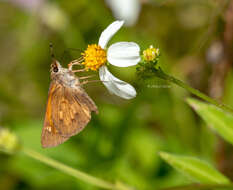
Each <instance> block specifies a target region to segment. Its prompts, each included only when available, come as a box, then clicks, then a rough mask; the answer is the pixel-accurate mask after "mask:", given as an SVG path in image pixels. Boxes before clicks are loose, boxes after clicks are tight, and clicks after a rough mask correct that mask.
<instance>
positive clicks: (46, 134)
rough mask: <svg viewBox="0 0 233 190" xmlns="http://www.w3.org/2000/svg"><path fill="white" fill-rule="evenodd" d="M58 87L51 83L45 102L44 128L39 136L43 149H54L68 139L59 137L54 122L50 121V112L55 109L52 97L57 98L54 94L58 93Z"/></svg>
mask: <svg viewBox="0 0 233 190" xmlns="http://www.w3.org/2000/svg"><path fill="white" fill-rule="evenodd" d="M59 89H60V86H59V85H58V84H55V83H52V84H51V86H50V89H49V96H48V101H47V108H46V114H45V120H44V127H43V129H42V134H41V144H42V147H43V148H48V147H54V146H57V145H59V144H61V143H63V142H64V141H66V140H67V139H68V138H69V137H63V136H61V135H60V133H59V132H58V130H57V129H56V128H55V126H54V125H55V124H54V121H53V119H52V110H54V109H56V107H55V108H54V107H53V106H54V105H52V100H53V98H54V96H56V98H59V97H57V94H56V92H57V91H59Z"/></svg>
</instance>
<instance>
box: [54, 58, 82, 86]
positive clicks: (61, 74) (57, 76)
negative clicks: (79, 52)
mask: <svg viewBox="0 0 233 190" xmlns="http://www.w3.org/2000/svg"><path fill="white" fill-rule="evenodd" d="M51 79H52V80H53V81H57V82H59V83H60V84H63V85H65V86H68V87H71V88H77V87H79V86H80V81H79V79H78V77H77V76H76V75H75V74H74V73H73V72H72V71H71V70H69V69H66V68H63V67H62V66H61V65H60V64H59V63H58V61H56V62H54V63H52V64H51Z"/></svg>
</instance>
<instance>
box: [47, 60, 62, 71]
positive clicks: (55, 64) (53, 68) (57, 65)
mask: <svg viewBox="0 0 233 190" xmlns="http://www.w3.org/2000/svg"><path fill="white" fill-rule="evenodd" d="M61 70H62V66H61V65H60V63H59V62H58V61H57V60H54V61H53V62H52V64H51V69H50V72H51V73H54V74H56V73H59V72H60V71H61Z"/></svg>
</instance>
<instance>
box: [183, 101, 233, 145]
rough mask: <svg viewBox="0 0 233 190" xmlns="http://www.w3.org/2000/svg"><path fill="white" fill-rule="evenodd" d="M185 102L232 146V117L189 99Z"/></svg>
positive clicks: (209, 105) (211, 106)
mask: <svg viewBox="0 0 233 190" xmlns="http://www.w3.org/2000/svg"><path fill="white" fill-rule="evenodd" d="M187 102H188V103H189V105H190V106H192V107H193V108H194V110H195V111H196V112H197V113H198V115H199V116H200V117H201V118H202V119H203V120H204V121H205V122H206V123H207V125H208V126H210V127H211V128H213V129H214V130H215V131H216V132H217V133H218V134H219V135H220V136H222V137H223V138H224V139H225V140H226V141H228V142H229V143H231V144H232V145H233V116H232V115H231V114H230V113H226V112H224V111H223V110H221V109H219V108H217V107H216V106H214V105H211V104H207V103H203V102H201V101H198V100H196V99H191V98H189V99H188V100H187Z"/></svg>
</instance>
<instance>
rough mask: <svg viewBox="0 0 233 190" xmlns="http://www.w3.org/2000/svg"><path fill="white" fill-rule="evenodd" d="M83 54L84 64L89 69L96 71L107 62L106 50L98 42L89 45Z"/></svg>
mask: <svg viewBox="0 0 233 190" xmlns="http://www.w3.org/2000/svg"><path fill="white" fill-rule="evenodd" d="M82 56H83V59H84V61H83V62H82V64H83V65H85V68H86V69H87V70H89V69H91V70H94V71H96V70H98V69H99V68H100V67H101V66H102V65H104V64H105V63H106V62H107V54H106V51H105V50H104V49H102V48H101V47H100V46H99V45H96V44H92V45H88V47H87V49H86V50H85V51H84V53H82Z"/></svg>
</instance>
